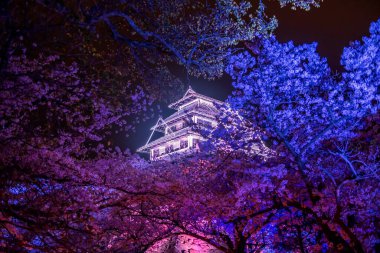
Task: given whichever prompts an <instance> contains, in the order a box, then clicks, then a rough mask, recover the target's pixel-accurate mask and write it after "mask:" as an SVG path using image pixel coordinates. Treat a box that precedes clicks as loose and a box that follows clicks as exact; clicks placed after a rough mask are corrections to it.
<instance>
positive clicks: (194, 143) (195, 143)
mask: <svg viewBox="0 0 380 253" xmlns="http://www.w3.org/2000/svg"><path fill="white" fill-rule="evenodd" d="M198 143H199V140H198V139H193V148H196V147H197V146H198Z"/></svg>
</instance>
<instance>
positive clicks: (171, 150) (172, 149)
mask: <svg viewBox="0 0 380 253" xmlns="http://www.w3.org/2000/svg"><path fill="white" fill-rule="evenodd" d="M173 151H174V147H173V145H169V146H166V147H165V153H170V152H173Z"/></svg>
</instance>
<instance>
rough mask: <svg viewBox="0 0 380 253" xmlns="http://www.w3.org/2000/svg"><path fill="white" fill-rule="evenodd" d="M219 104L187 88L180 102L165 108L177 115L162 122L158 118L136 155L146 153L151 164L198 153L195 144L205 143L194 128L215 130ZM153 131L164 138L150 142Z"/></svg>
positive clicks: (161, 119) (197, 147)
mask: <svg viewBox="0 0 380 253" xmlns="http://www.w3.org/2000/svg"><path fill="white" fill-rule="evenodd" d="M222 104H223V102H221V101H219V100H217V99H213V98H210V97H207V96H204V95H202V94H199V93H197V92H195V91H194V90H193V89H192V88H191V87H189V89H188V90H187V91H186V93H185V95H184V96H183V97H182V98H181V99H179V100H178V101H176V102H174V103H172V104H170V105H169V108H172V109H175V110H177V112H176V113H174V114H172V115H170V116H169V117H167V118H165V119H163V118H159V119H158V121H157V123H156V125H155V126H153V127H152V128H151V130H152V134H151V135H150V137H149V139H148V142H147V143H146V144H145V145H144V146H142V147H140V148H139V149H137V151H138V152H145V153H149V157H150V160H152V161H154V160H159V159H167V158H170V157H172V156H174V155H178V154H186V153H191V152H194V151H197V150H199V146H198V144H199V142H201V141H204V140H205V139H204V137H202V136H201V135H200V134H199V133H198V132H197V131H195V130H194V126H196V127H198V128H214V127H216V125H217V122H216V115H217V113H218V110H217V107H216V106H217V105H222ZM156 131H157V132H162V133H164V136H163V137H161V138H159V139H157V140H154V141H152V142H150V139H151V137H152V136H153V134H154V132H156Z"/></svg>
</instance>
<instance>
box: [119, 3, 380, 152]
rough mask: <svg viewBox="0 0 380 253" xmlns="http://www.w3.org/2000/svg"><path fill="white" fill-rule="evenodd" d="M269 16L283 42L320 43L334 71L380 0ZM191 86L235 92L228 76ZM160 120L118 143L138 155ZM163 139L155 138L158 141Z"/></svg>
mask: <svg viewBox="0 0 380 253" xmlns="http://www.w3.org/2000/svg"><path fill="white" fill-rule="evenodd" d="M267 13H268V14H270V15H275V16H276V17H277V19H278V21H279V27H278V28H277V30H276V31H275V35H276V36H277V39H278V40H279V41H280V42H287V41H290V40H292V41H294V42H295V43H296V44H302V43H310V42H313V41H316V42H318V51H319V53H320V55H321V56H323V57H326V58H327V59H328V62H329V64H330V67H331V68H332V69H333V70H334V71H339V70H340V64H339V61H340V55H341V53H342V51H343V48H344V47H345V46H347V45H348V44H349V43H350V41H355V40H360V39H361V38H362V37H363V36H367V35H368V29H369V25H370V23H371V22H373V21H375V20H377V19H379V18H380V0H324V2H323V3H322V5H321V7H320V8H313V9H312V10H310V11H308V12H305V11H300V10H299V11H292V10H290V8H280V6H279V4H278V3H277V2H270V3H269V5H268V10H267ZM190 83H191V86H192V87H193V89H194V90H195V91H197V92H199V93H202V94H204V95H208V96H211V97H214V98H216V99H219V100H225V99H226V98H227V96H228V95H229V94H230V92H231V91H232V87H231V80H230V79H229V78H228V77H227V76H225V77H223V78H222V79H219V80H216V81H207V80H202V79H195V78H193V79H191V81H190ZM178 92H181V93H182V91H180V90H179V91H178ZM178 96H182V94H179V95H178ZM160 105H161V108H162V110H163V112H162V116H163V117H167V116H169V115H170V114H171V113H173V112H174V111H173V110H170V109H167V104H163V103H162V104H160ZM158 117H159V115H155V116H154V118H153V119H151V120H148V121H145V122H143V123H141V124H140V125H138V126H137V127H136V132H135V133H134V134H133V135H132V136H130V137H128V138H126V137H125V136H119V137H118V138H121V139H119V140H117V142H118V143H121V142H122V143H123V144H125V146H126V147H128V148H130V149H131V150H132V151H133V152H134V151H135V150H136V148H138V147H140V146H142V145H144V144H145V142H146V141H147V139H148V137H149V135H150V130H149V129H150V128H151V127H152V126H153V125H154V124H155V122H156V121H157V119H158ZM159 136H160V135H159V134H156V135H155V137H156V138H157V137H159ZM122 146H124V145H122Z"/></svg>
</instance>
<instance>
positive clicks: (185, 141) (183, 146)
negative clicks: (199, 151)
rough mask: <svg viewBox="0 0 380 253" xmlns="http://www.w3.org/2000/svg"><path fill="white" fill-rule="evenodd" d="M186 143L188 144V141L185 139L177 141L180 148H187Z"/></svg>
mask: <svg viewBox="0 0 380 253" xmlns="http://www.w3.org/2000/svg"><path fill="white" fill-rule="evenodd" d="M188 145H189V143H188V141H187V140H182V141H181V142H180V143H179V146H180V148H187V147H188Z"/></svg>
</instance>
